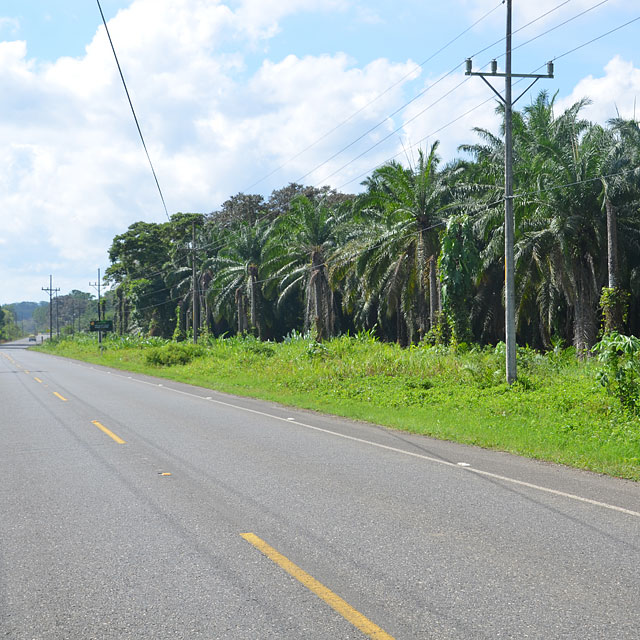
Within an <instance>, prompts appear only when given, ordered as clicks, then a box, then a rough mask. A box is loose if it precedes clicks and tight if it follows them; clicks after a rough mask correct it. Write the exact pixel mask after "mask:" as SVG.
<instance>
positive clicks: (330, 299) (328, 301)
mask: <svg viewBox="0 0 640 640" xmlns="http://www.w3.org/2000/svg"><path fill="white" fill-rule="evenodd" d="M340 223H341V216H340V215H339V214H338V209H333V208H330V207H329V206H327V205H326V204H324V202H322V201H320V202H316V203H314V202H312V201H311V200H309V199H308V198H307V197H305V196H299V197H297V198H295V199H294V200H293V202H292V203H291V208H290V210H289V212H288V213H286V214H284V215H281V216H280V217H279V218H278V220H277V221H276V223H275V226H274V228H273V233H272V239H271V242H270V244H269V249H268V252H267V255H268V267H269V270H270V272H271V274H272V276H273V278H274V280H275V281H276V282H277V286H278V304H279V305H281V304H282V303H283V302H284V300H285V299H287V298H288V297H289V296H290V295H291V294H292V293H294V292H299V293H301V295H302V296H303V298H304V328H305V330H309V329H310V328H311V327H315V329H316V331H317V338H318V340H323V339H326V338H329V337H331V336H333V335H335V331H336V305H335V300H334V292H333V289H332V288H331V285H330V282H329V269H328V263H329V261H330V260H331V258H332V256H333V252H334V251H335V248H336V244H337V232H338V227H339V225H340Z"/></svg>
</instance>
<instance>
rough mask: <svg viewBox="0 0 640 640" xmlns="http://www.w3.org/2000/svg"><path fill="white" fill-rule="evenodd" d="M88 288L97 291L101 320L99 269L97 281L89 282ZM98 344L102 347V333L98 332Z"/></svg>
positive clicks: (100, 318)
mask: <svg viewBox="0 0 640 640" xmlns="http://www.w3.org/2000/svg"><path fill="white" fill-rule="evenodd" d="M89 286H90V287H93V288H94V289H96V288H97V289H98V321H100V320H102V317H101V315H100V307H101V306H102V305H101V301H102V300H101V298H100V267H98V281H97V282H90V283H89ZM98 344H99V345H102V331H100V330H98Z"/></svg>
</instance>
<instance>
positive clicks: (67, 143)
mask: <svg viewBox="0 0 640 640" xmlns="http://www.w3.org/2000/svg"><path fill="white" fill-rule="evenodd" d="M346 5H347V2H346V0H311V1H310V0H287V1H280V0H278V2H276V1H275V0H272V1H270V2H262V1H261V2H257V1H256V0H243V1H242V2H240V3H239V4H238V3H236V6H235V10H232V9H231V8H230V7H229V6H227V5H225V4H222V3H221V2H211V1H209V0H136V1H135V2H133V3H132V4H131V5H130V6H129V7H128V8H127V9H125V10H123V11H120V12H119V13H118V14H117V16H116V17H115V18H113V20H111V21H110V23H109V28H110V32H111V35H112V37H113V40H114V43H115V46H116V50H117V52H118V56H119V59H120V62H121V65H122V68H123V71H124V73H125V77H126V79H127V82H128V86H129V89H130V92H131V97H132V100H133V103H134V106H135V108H136V112H137V114H138V117H139V120H140V124H141V127H142V130H143V132H144V135H145V138H146V142H147V146H148V149H149V153H150V155H151V157H152V159H153V162H154V165H155V168H156V172H157V175H158V178H159V180H160V184H161V186H162V188H163V192H164V196H165V199H166V201H167V205H168V208H169V213H173V212H175V211H178V210H181V211H210V210H212V209H213V208H215V207H217V206H219V205H220V204H221V203H222V202H223V201H224V200H225V199H227V198H228V197H229V196H230V195H232V194H233V193H235V192H237V191H238V190H240V189H243V188H246V187H247V186H248V184H250V183H252V182H254V181H255V179H257V177H260V176H261V175H263V172H264V173H268V172H269V171H271V170H272V168H273V167H274V166H277V164H280V163H282V162H284V161H286V160H288V159H289V158H290V157H291V156H292V155H295V154H296V153H298V152H299V151H300V149H301V148H304V147H306V146H308V145H309V144H311V143H313V142H314V141H315V140H317V138H318V137H320V136H321V135H322V134H324V133H326V132H327V131H328V130H330V129H331V128H333V127H334V126H335V125H336V124H337V123H340V122H342V121H343V120H344V119H345V118H347V117H348V116H350V115H351V114H352V113H353V112H354V111H355V110H356V109H359V108H360V107H362V106H364V105H366V104H367V103H368V102H370V101H371V100H372V99H373V98H375V97H376V96H377V95H378V94H380V93H381V92H382V91H384V90H385V89H386V88H387V87H388V86H389V85H390V84H392V83H393V82H396V81H399V80H400V79H401V78H402V77H403V76H405V75H407V74H408V73H409V72H410V71H411V70H413V69H414V68H415V66H416V65H415V64H414V63H411V62H407V63H390V62H388V61H386V60H376V61H374V62H371V63H370V64H368V65H366V66H365V67H358V66H356V64H355V62H354V61H353V60H351V59H350V58H349V57H348V56H346V55H344V54H336V55H326V56H318V57H313V56H308V57H304V58H298V57H296V56H288V57H286V58H284V59H282V60H279V61H264V63H263V64H262V65H261V66H260V67H259V68H258V69H257V71H255V72H253V73H250V72H249V71H248V70H247V69H246V67H245V54H246V55H249V53H250V52H252V51H253V50H254V49H253V46H254V44H255V40H254V39H255V38H267V37H269V36H270V35H272V34H273V33H274V30H275V27H274V25H277V20H278V19H281V18H282V17H283V16H286V15H289V14H291V13H294V12H298V11H303V10H304V11H329V10H331V11H342V10H343V9H345V7H346ZM112 56H113V54H112V52H111V49H110V46H109V43H108V40H107V37H106V33H105V31H104V27H100V28H99V29H98V30H97V32H96V34H95V36H94V38H93V39H92V41H91V42H90V43H89V44H88V45H87V47H86V52H85V55H83V56H81V57H78V58H69V57H65V58H60V59H58V60H56V61H55V62H53V63H47V64H38V63H37V62H35V61H33V60H30V59H29V58H28V55H27V46H26V44H25V43H24V42H21V41H18V42H2V43H0V85H1V86H3V87H8V89H9V91H8V92H7V93H5V104H4V105H3V112H4V114H5V116H6V117H3V119H2V121H0V208H1V209H2V210H3V211H5V212H7V211H9V212H11V215H10V216H6V223H5V224H3V230H2V238H1V239H0V242H1V243H3V244H4V245H5V247H12V246H13V247H16V249H15V250H14V251H12V252H7V251H5V250H4V248H3V258H2V260H3V263H4V266H3V267H2V269H3V270H8V269H10V268H11V267H10V265H11V264H16V263H18V262H19V261H21V260H26V261H27V262H28V263H29V264H30V267H29V269H30V270H32V271H34V270H36V269H38V270H41V271H42V273H34V274H33V276H32V277H33V279H34V280H35V279H38V278H41V277H44V276H45V275H47V276H48V273H50V272H51V271H52V270H53V268H54V265H57V267H60V268H62V266H64V267H65V269H72V268H73V269H74V270H75V271H76V273H78V272H79V271H80V272H83V271H86V270H87V265H90V274H89V275H91V276H93V273H94V269H95V268H96V267H97V266H98V265H100V264H102V266H106V264H105V262H106V248H107V247H108V246H109V244H110V242H111V240H112V239H113V237H114V235H116V234H118V233H122V232H123V231H125V230H126V228H127V226H128V225H129V224H131V223H132V222H134V221H136V220H141V219H143V220H147V221H162V220H164V219H165V217H164V211H163V209H162V206H161V202H160V199H159V196H158V193H157V191H156V186H155V182H154V181H153V177H152V176H151V173H150V170H149V166H148V163H147V160H146V157H145V156H144V152H143V150H142V148H141V145H140V141H139V138H138V134H137V131H136V129H135V125H134V123H133V120H132V116H131V113H130V111H129V105H128V103H127V100H126V97H125V95H124V92H123V88H122V86H121V84H120V78H119V75H118V71H117V68H116V66H115V63H114V60H113V57H112ZM401 92H402V87H401V85H399V86H398V87H396V88H395V89H393V90H391V91H389V92H388V93H387V94H385V95H384V97H382V98H381V99H379V100H377V101H376V102H374V103H373V104H372V105H371V106H370V107H369V108H368V109H367V110H366V111H363V112H362V113H361V114H359V115H358V116H357V117H355V118H353V120H351V121H350V122H349V123H348V124H346V125H345V126H344V127H342V128H341V129H340V130H339V131H337V132H336V133H335V134H333V135H332V136H330V137H328V138H326V139H325V140H324V141H323V142H322V143H320V144H318V145H317V146H315V147H313V149H310V150H309V151H308V152H307V153H306V154H304V156H301V157H300V158H298V159H297V160H296V161H294V162H292V163H291V164H290V165H289V166H288V169H289V170H288V171H287V172H285V173H282V174H279V175H276V176H274V177H273V178H272V180H271V181H268V182H265V183H263V184H261V185H260V187H258V189H257V190H260V188H262V189H263V191H266V192H267V193H268V192H269V191H270V190H271V189H272V188H277V187H281V186H283V185H284V184H286V183H287V182H288V181H289V180H292V179H295V178H297V177H298V176H299V175H301V174H302V173H305V172H306V171H307V170H308V169H309V168H311V167H313V166H315V165H316V164H318V163H319V162H321V161H322V160H324V159H325V158H326V157H328V156H329V155H331V153H333V152H334V151H335V149H336V148H339V147H340V146H342V144H344V142H343V141H345V140H347V141H348V140H351V139H353V138H354V137H356V136H357V135H359V134H360V133H361V132H362V131H363V130H365V129H367V128H369V127H370V126H372V125H373V124H375V123H376V122H378V121H379V120H380V119H382V118H384V116H385V114H386V113H388V112H389V111H392V110H393V108H394V106H395V104H397V102H398V101H399V98H400V97H401ZM385 126H386V130H387V131H388V130H389V128H390V127H391V126H392V124H391V123H386V124H385ZM381 129H382V130H384V129H385V128H384V127H382V128H381ZM378 135H379V134H378ZM365 144H366V145H368V144H370V140H368V141H366V142H364V141H363V143H362V145H365ZM361 149H362V146H360V147H354V149H353V150H350V152H349V153H347V154H344V155H343V156H341V157H339V158H336V159H335V161H333V162H332V163H329V164H328V165H326V166H323V167H322V168H321V169H320V170H318V171H317V172H315V173H314V174H313V175H311V176H309V177H308V178H307V179H306V180H305V182H307V183H313V181H314V180H319V179H321V178H323V177H324V176H326V175H328V174H329V173H332V172H333V171H335V170H336V169H337V168H339V167H340V166H341V165H342V164H344V163H345V162H347V160H349V158H351V157H353V155H355V154H356V153H358V152H359V151H360V150H361ZM385 154H388V149H385V148H384V147H383V148H381V149H380V150H379V151H378V152H377V154H376V153H374V154H372V155H371V156H367V157H365V158H363V159H361V160H360V161H358V162H356V163H354V164H352V165H350V166H349V167H348V168H347V169H345V170H344V171H342V172H340V173H339V174H338V175H336V176H335V177H334V178H333V179H332V180H331V182H332V184H334V185H336V186H337V185H338V183H339V182H340V181H345V180H346V179H348V178H350V177H353V176H354V175H357V174H358V173H361V172H363V171H367V170H369V169H370V168H372V166H373V165H375V163H376V162H378V161H381V160H383V159H384V157H385ZM253 191H254V192H255V191H256V189H253ZM34 230H37V233H34ZM17 247H20V249H17ZM74 265H75V266H74ZM78 275H80V273H79V274H78ZM84 277H87V275H85V276H84ZM19 282H27V280H21V279H19V278H15V279H14V280H13V283H14V284H15V286H18V283H19ZM77 286H79V285H76V287H77ZM34 295H35V294H30V295H27V296H26V297H27V298H29V297H33V296H34ZM3 297H4V296H3ZM12 297H13V296H12ZM15 297H16V298H17V297H22V296H15Z"/></svg>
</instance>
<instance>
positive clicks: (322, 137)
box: [243, 0, 571, 192]
mask: <svg viewBox="0 0 640 640" xmlns="http://www.w3.org/2000/svg"><path fill="white" fill-rule="evenodd" d="M570 1H571V0H565V2H564V4H566V3H567V2H570ZM501 6H502V0H501V1H500V3H499V4H497V5H496V6H495V7H493V9H490V10H489V11H487V13H485V14H484V15H483V16H481V17H480V18H478V19H477V20H476V21H475V22H474V23H473V24H472V25H470V26H469V27H467V28H466V29H465V30H464V31H462V32H461V33H459V34H458V35H457V36H455V37H454V38H452V39H451V40H449V42H447V43H446V44H444V45H443V46H442V47H440V48H439V49H438V50H437V51H436V52H434V53H432V54H431V55H430V56H429V57H428V58H427V59H426V60H423V61H422V62H421V63H420V64H418V65H417V66H416V67H414V68H413V69H412V70H411V71H409V72H408V73H406V74H405V75H404V76H402V77H401V78H400V79H399V80H397V81H396V82H394V83H393V84H391V85H390V86H388V87H387V88H386V89H385V90H384V91H382V93H379V94H378V95H377V96H375V98H373V99H371V100H370V101H369V102H367V103H366V104H364V105H363V106H362V107H360V108H359V109H358V110H356V111H354V112H353V113H352V114H351V115H350V116H348V117H347V118H345V119H344V120H342V121H341V122H339V123H338V124H337V125H335V126H334V127H333V128H332V129H330V130H329V131H327V132H326V133H324V134H322V135H321V136H320V137H319V138H317V139H316V140H314V141H313V142H312V143H311V144H309V145H307V146H306V147H305V148H304V149H302V150H300V151H298V153H296V154H295V155H293V156H291V157H290V158H289V159H288V160H285V161H284V162H283V163H282V164H280V165H279V166H278V167H276V168H275V169H273V171H270V172H269V173H267V174H266V175H264V176H263V177H262V178H260V179H259V180H256V181H255V182H253V183H252V184H250V185H249V186H248V187H246V189H243V192H245V191H248V190H249V189H252V188H253V187H255V186H256V185H257V184H260V183H261V182H263V181H264V180H266V179H267V178H270V177H271V176H272V175H274V174H275V173H277V172H278V171H280V169H283V168H284V167H286V166H287V165H288V164H289V163H290V162H293V161H294V160H296V159H297V158H299V157H300V156H301V155H302V154H303V153H306V152H307V151H309V149H312V148H313V147H315V146H316V145H317V144H319V143H320V142H322V141H323V140H324V139H326V138H328V137H329V136H330V135H331V134H332V133H334V132H335V131H337V130H338V129H340V127H342V126H344V125H345V124H347V122H350V121H351V120H353V118H355V117H356V116H357V115H359V114H360V113H362V112H363V111H364V110H365V109H368V108H369V107H370V106H371V105H372V104H373V103H374V102H377V101H378V100H379V99H380V98H382V97H383V96H385V95H386V94H387V93H389V91H391V90H392V89H395V88H396V87H397V86H398V85H400V84H402V83H403V82H404V81H405V80H406V79H407V78H409V77H411V76H412V75H413V74H415V73H416V71H419V70H420V69H421V68H422V67H424V65H425V64H427V62H430V61H431V60H433V59H434V58H435V57H436V56H437V55H439V54H440V53H442V52H443V51H444V50H445V49H447V48H449V47H450V46H451V45H452V44H453V43H454V42H456V41H457V40H459V39H460V38H462V36H464V35H466V34H467V33H468V32H469V31H471V29H473V28H474V27H475V26H477V25H478V24H480V23H481V22H482V21H483V20H485V19H486V18H488V17H489V16H490V15H491V14H492V13H493V12H494V11H496V10H497V9H499V8H500V7H501ZM401 108H404V107H401ZM392 115H393V114H392ZM389 117H390V116H389ZM377 126H380V125H376V127H377ZM367 133H370V132H369V131H368V132H367ZM367 133H365V134H363V136H364V135H367ZM358 139H360V138H358ZM356 142H357V140H356ZM339 153H342V151H340V152H339ZM326 162H328V160H327V161H326ZM309 173H312V172H309ZM306 175H308V174H306ZM306 175H305V176H303V178H304V177H306ZM303 178H300V180H302V179H303Z"/></svg>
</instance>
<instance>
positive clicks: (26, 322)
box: [3, 302, 49, 333]
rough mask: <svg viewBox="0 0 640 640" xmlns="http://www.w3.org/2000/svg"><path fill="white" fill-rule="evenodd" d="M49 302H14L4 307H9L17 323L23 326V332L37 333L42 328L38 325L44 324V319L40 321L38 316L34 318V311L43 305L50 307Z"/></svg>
mask: <svg viewBox="0 0 640 640" xmlns="http://www.w3.org/2000/svg"><path fill="white" fill-rule="evenodd" d="M48 305H49V303H48V302H12V303H11V304H5V305H3V307H4V308H5V309H8V310H9V311H10V312H11V313H12V314H13V317H14V319H15V321H16V324H17V325H18V326H19V327H20V328H21V330H22V332H23V333H35V332H36V330H37V329H38V328H39V329H42V328H43V327H42V326H41V327H38V326H37V325H38V324H40V325H42V324H43V323H42V321H40V322H38V320H39V319H38V318H34V317H33V316H34V313H36V311H37V310H38V309H41V308H42V307H48Z"/></svg>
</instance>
